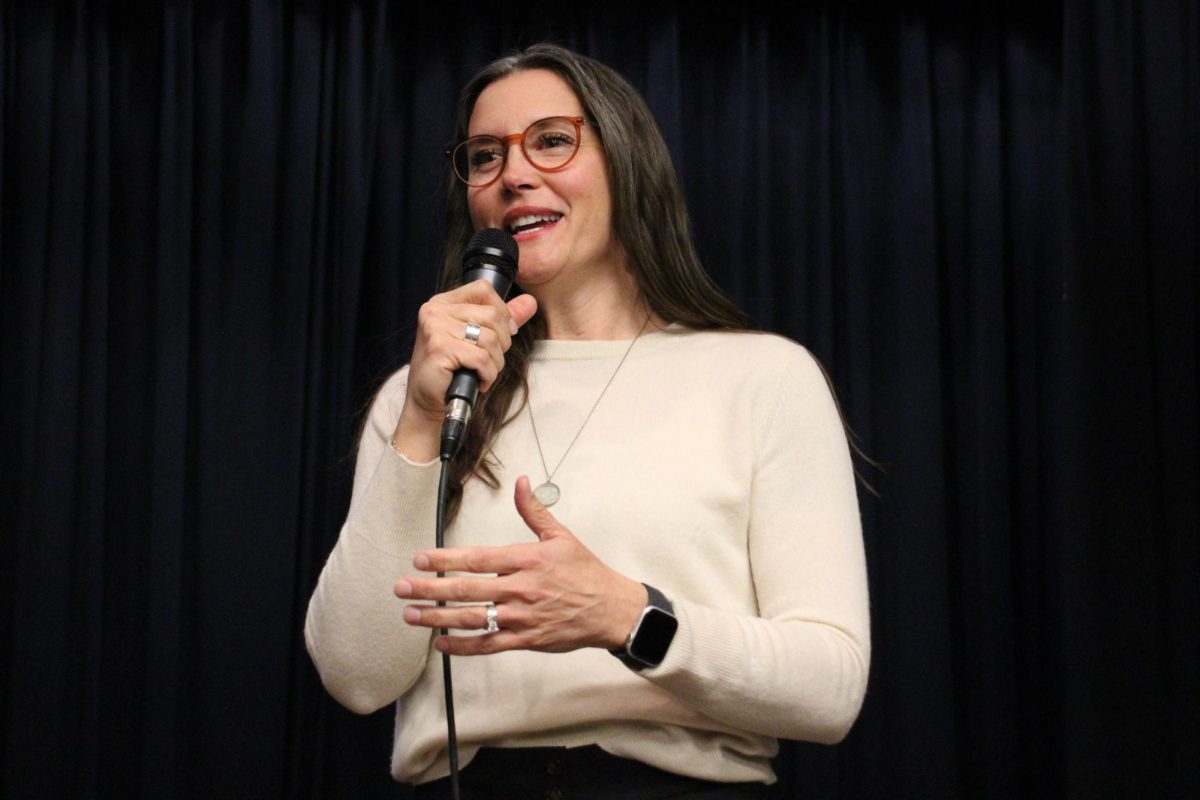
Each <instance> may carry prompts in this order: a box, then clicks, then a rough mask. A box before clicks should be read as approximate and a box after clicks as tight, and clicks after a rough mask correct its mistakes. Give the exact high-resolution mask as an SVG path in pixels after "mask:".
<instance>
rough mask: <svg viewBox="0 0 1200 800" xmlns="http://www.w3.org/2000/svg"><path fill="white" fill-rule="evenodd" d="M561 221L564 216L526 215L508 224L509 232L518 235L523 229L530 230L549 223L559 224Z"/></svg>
mask: <svg viewBox="0 0 1200 800" xmlns="http://www.w3.org/2000/svg"><path fill="white" fill-rule="evenodd" d="M560 219H562V214H526V215H525V216H523V217H517V218H516V219H514V220H513V221H512V222H510V223H508V232H509V233H516V232H517V231H519V230H521V229H522V228H529V227H531V226H534V225H541V224H543V223H547V222H558V221H559V220H560Z"/></svg>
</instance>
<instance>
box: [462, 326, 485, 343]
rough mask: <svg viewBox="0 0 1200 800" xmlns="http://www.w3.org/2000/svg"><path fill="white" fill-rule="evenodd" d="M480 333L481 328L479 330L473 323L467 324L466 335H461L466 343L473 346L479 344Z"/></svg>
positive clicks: (481, 331)
mask: <svg viewBox="0 0 1200 800" xmlns="http://www.w3.org/2000/svg"><path fill="white" fill-rule="evenodd" d="M481 333H483V329H482V328H480V327H479V326H478V325H476V324H475V323H474V322H468V323H467V330H466V333H464V334H463V338H464V339H466V340H467V341H468V342H470V343H471V344H473V345H478V344H479V334H481Z"/></svg>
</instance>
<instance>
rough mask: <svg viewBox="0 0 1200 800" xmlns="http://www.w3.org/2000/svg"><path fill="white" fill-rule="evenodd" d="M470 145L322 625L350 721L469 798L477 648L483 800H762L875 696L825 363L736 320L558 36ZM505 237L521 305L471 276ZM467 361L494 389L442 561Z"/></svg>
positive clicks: (662, 156)
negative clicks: (387, 726)
mask: <svg viewBox="0 0 1200 800" xmlns="http://www.w3.org/2000/svg"><path fill="white" fill-rule="evenodd" d="M458 135H459V141H460V142H461V143H462V144H460V145H459V146H458V147H457V148H456V149H455V151H454V154H453V166H454V171H455V176H454V177H453V178H452V181H453V183H452V186H451V189H450V197H449V218H450V225H449V240H448V245H447V251H448V252H447V256H446V262H445V269H446V272H445V281H444V285H445V286H446V287H447V291H445V292H444V293H443V294H439V295H437V296H436V297H434V298H433V299H431V300H430V301H429V302H428V303H426V304H425V306H423V307H422V309H421V312H420V315H419V325H418V333H417V340H416V344H415V347H414V350H413V356H412V361H411V362H410V364H409V365H408V366H407V367H405V368H404V369H402V370H401V371H400V372H399V373H397V374H396V375H394V376H393V377H392V378H391V379H389V381H388V382H387V383H386V384H385V386H384V387H383V389H382V390H381V391H380V393H379V395H378V397H377V399H376V401H375V403H374V406H373V408H372V410H371V413H370V418H369V420H368V422H367V425H366V427H365V429H364V432H363V437H362V441H361V444H360V449H359V455H358V462H357V471H356V473H355V480H354V493H353V498H352V500H351V504H350V511H349V514H348V517H347V520H346V524H345V526H344V528H343V530H342V533H341V536H340V538H339V541H338V544H337V546H336V547H335V549H334V551H333V553H332V554H331V556H330V558H329V561H328V563H327V564H326V566H325V569H324V571H323V573H322V575H321V579H320V582H319V585H318V587H317V589H316V592H315V593H314V595H313V599H312V602H311V604H310V607H309V613H308V620H307V624H306V638H307V642H308V647H309V651H310V653H311V654H312V656H313V659H314V661H315V662H316V664H317V667H318V670H319V671H320V673H321V677H322V680H323V682H324V683H325V686H326V687H327V688H328V690H329V691H330V692H331V693H332V694H333V695H334V697H336V698H337V699H338V700H339V701H340V702H342V703H343V704H344V705H346V706H347V707H349V708H351V709H353V710H355V711H359V712H364V713H366V712H370V711H374V710H376V709H378V708H381V707H383V706H384V705H386V704H388V703H391V702H396V703H397V714H396V731H395V744H394V749H393V760H392V771H393V774H394V775H395V777H396V778H397V780H401V781H408V782H413V783H417V784H427V785H428V786H430V787H434V788H432V789H431V790H430V792H429V793H427V794H425V795H423V794H422V793H421V792H420V791H418V795H417V796H418V797H422V796H444V795H439V794H437V793H436V792H438V791H442V788H439V787H444V783H445V782H444V781H439V779H442V778H444V776H445V775H446V774H447V772H448V770H449V766H448V756H447V743H446V726H445V711H444V707H443V700H442V677H441V665H440V658H438V657H437V653H438V652H439V651H441V652H446V651H448V652H450V653H452V654H454V655H456V656H459V657H457V658H455V659H454V670H455V673H454V686H455V700H456V716H457V724H458V739H459V742H460V747H461V753H462V761H463V763H464V768H463V773H462V777H463V781H464V785H465V786H466V788H467V789H468V792H467V794H466V796H468V797H469V796H471V795H470V792H469V790H470V787H471V786H472V783H473V782H474V783H475V784H477V785H481V786H488V787H490V788H489V796H528V795H530V794H532V792H534V791H538V792H539V793H540V792H541V791H542V789H543V788H544V786H545V782H546V781H551V782H554V781H557V780H561V781H566V782H572V781H573V782H574V783H575V784H576V785H577V786H582V785H586V786H588V787H590V790H591V791H592V792H593V793H592V794H591V795H588V796H594V797H606V796H614V797H634V796H645V797H665V796H671V797H675V796H688V797H691V796H695V797H742V796H746V797H750V796H760V790H764V786H765V785H766V784H770V783H773V782H774V780H775V776H774V774H773V772H772V770H771V766H770V763H769V759H770V757H771V756H772V755H774V753H775V752H776V749H777V742H776V737H786V738H795V739H805V740H811V741H818V742H830V743H832V742H837V741H839V740H840V739H841V738H842V737H843V736H845V734H846V732H847V731H848V729H849V727H850V725H851V724H852V722H853V721H854V719H855V717H856V716H857V713H858V709H859V707H860V705H861V702H862V698H863V693H864V691H865V686H866V678H867V665H868V660H869V641H868V613H867V593H866V577H865V567H864V559H863V550H862V537H861V532H860V528H859V518H858V509H857V502H856V498H855V492H854V483H853V473H852V469H851V465H850V459H849V455H848V451H847V444H846V439H845V435H844V432H843V429H842V425H841V421H840V416H839V414H838V411H837V408H836V406H835V404H834V401H833V399H832V396H831V394H830V392H829V389H828V387H827V384H826V382H825V380H824V376H823V373H822V371H821V369H820V367H819V366H818V365H817V364H816V362H815V361H814V360H813V358H812V357H811V356H810V355H809V354H808V352H807V351H805V350H804V349H803V348H801V347H799V346H798V345H795V344H794V343H792V342H789V341H787V340H785V339H782V338H780V337H775V336H770V335H765V334H755V333H747V332H744V331H743V330H739V329H744V327H745V324H744V317H743V316H742V315H741V313H740V312H739V311H738V310H737V309H736V307H734V306H733V305H732V304H731V303H730V302H729V301H728V300H727V299H725V298H724V297H723V296H722V295H721V294H720V292H719V291H718V290H717V289H716V288H715V287H714V285H713V284H712V283H711V281H710V280H709V279H708V277H707V276H706V275H705V273H704V271H703V269H702V268H701V267H700V265H699V263H698V260H697V258H696V256H695V253H694V251H693V249H692V246H691V243H690V236H689V233H688V229H687V220H686V212H685V210H684V204H683V201H682V197H681V193H680V190H679V188H678V183H677V180H676V178H675V175H674V171H673V169H672V167H671V164H670V159H669V156H668V154H667V151H666V148H665V146H664V144H663V142H662V138H661V136H660V134H659V133H658V130H657V127H656V126H655V124H654V122H653V119H652V117H651V115H650V112H649V110H648V108H647V107H646V105H645V103H644V101H643V100H642V99H641V97H640V96H639V95H638V94H637V92H636V91H635V90H634V89H633V88H632V87H630V86H629V85H628V84H627V83H626V82H625V81H624V80H623V79H622V78H620V76H618V75H617V74H616V73H615V72H613V71H612V70H610V69H608V68H607V67H605V66H603V65H601V64H599V63H597V62H595V61H592V60H590V59H587V58H584V57H582V56H579V55H577V54H574V53H571V52H570V51H567V50H564V49H562V48H558V47H554V46H548V45H539V46H536V47H532V48H530V49H528V50H526V51H524V52H522V53H519V54H517V55H514V56H510V57H507V58H504V59H500V60H499V61H497V62H495V63H493V64H491V65H489V66H488V67H486V68H485V69H484V70H483V71H482V72H481V73H480V74H479V75H477V76H476V77H475V78H474V79H473V80H472V81H471V82H470V83H469V84H468V85H467V86H466V88H465V89H464V92H463V96H462V100H461V102H460V107H459V120H458ZM489 227H492V228H503V229H506V230H509V231H510V232H512V233H513V234H514V236H515V238H516V240H517V242H518V243H519V245H520V267H519V272H518V275H517V282H518V283H519V285H520V287H521V289H522V290H523V292H524V293H523V294H520V295H518V296H517V297H515V298H513V299H511V300H509V301H508V302H507V303H505V302H502V301H501V300H500V298H499V297H497V296H496V294H495V292H494V291H492V290H491V289H490V288H489V287H486V286H484V285H483V284H482V283H476V284H472V285H468V286H459V285H456V283H457V280H456V276H457V274H458V272H459V270H460V269H461V266H460V265H461V257H462V252H463V249H464V247H465V244H466V242H467V240H468V239H469V238H470V236H471V235H472V233H473V232H474V231H476V230H478V229H481V228H489ZM460 367H467V368H470V369H474V370H476V371H477V372H478V373H479V376H480V385H481V391H482V392H483V394H482V398H483V399H482V400H481V402H480V403H479V408H477V409H476V412H475V413H476V416H475V419H474V420H473V422H472V428H471V429H470V430H469V433H468V440H467V441H466V443H465V445H464V448H463V452H461V453H460V454H459V457H458V459H457V461H456V465H457V467H456V468H457V473H456V474H455V475H454V476H453V478H454V480H453V481H452V485H453V488H454V490H455V497H454V498H453V501H452V508H453V509H454V510H453V512H452V513H453V514H454V517H453V521H452V523H451V524H450V525H449V527H448V529H447V533H446V544H447V549H445V550H443V551H434V550H433V540H434V515H435V508H434V504H435V497H436V492H437V480H438V466H437V463H436V459H437V453H438V435H439V430H440V426H441V420H442V415H443V411H444V406H443V395H444V393H445V390H446V386H447V384H448V382H449V380H450V376H451V373H452V372H453V371H454V370H455V369H458V368H460ZM531 479H532V481H531ZM533 486H537V487H538V488H537V496H536V497H535V495H534V494H533V488H532V487H533ZM510 492H512V494H511V495H510V494H509V493H510ZM550 506H552V507H550ZM439 570H441V571H445V572H447V573H450V575H449V576H448V577H445V578H437V577H436V572H438V571H439ZM397 598H399V599H397ZM438 600H446V601H451V602H452V605H450V606H448V607H445V608H437V607H435V606H433V605H431V604H432V602H433V601H438ZM456 603H465V605H457V604H456ZM442 627H445V628H450V629H453V630H452V635H450V636H448V637H444V636H438V635H436V631H435V630H434V629H436V628H442ZM606 651H609V652H606ZM614 656H615V657H614ZM480 748H482V750H481V749H480ZM543 748H569V749H568V750H566V751H562V750H547V749H543ZM473 760H474V763H472V762H473ZM543 761H545V769H544V770H543V769H540V768H538V767H537V766H536V765H538V764H542V763H543ZM531 764H532V765H534V768H533V769H531V768H530V765H531ZM555 764H557V765H559V766H558V767H553V765H555ZM564 765H565V766H564ZM614 765H616V766H614ZM562 769H566V770H567V771H568V773H570V774H566V775H563V774H562V773H561V770H562ZM556 773H557V777H556V776H555V774H556ZM547 774H549V775H550V777H547ZM527 781H534V783H528V782H527ZM430 782H433V783H430ZM627 784H628V785H636V786H638V787H640V789H639V791H642V792H643V793H642V794H636V793H635V792H634V791H633V790H632V789H630V788H628V786H627ZM418 789H420V787H418ZM681 792H693V793H694V794H686V795H682V794H681Z"/></svg>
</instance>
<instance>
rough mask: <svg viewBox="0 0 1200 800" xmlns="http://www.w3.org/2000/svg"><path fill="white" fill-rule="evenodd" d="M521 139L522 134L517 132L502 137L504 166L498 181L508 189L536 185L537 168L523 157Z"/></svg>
mask: <svg viewBox="0 0 1200 800" xmlns="http://www.w3.org/2000/svg"><path fill="white" fill-rule="evenodd" d="M521 139H522V134H519V133H514V134H513V135H512V136H506V137H505V138H504V144H505V151H504V166H503V167H502V168H501V170H500V182H501V184H503V186H504V188H505V189H507V190H509V191H517V190H519V189H532V188H533V187H534V186H536V185H537V179H538V178H537V176H538V174H539V170H538V168H537V167H535V166H533V164H531V163H530V162H529V159H528V158H526V157H525V150H524V149H523V148H522V147H521Z"/></svg>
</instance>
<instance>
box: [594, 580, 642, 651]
mask: <svg viewBox="0 0 1200 800" xmlns="http://www.w3.org/2000/svg"><path fill="white" fill-rule="evenodd" d="M649 602H650V595H649V594H648V593H647V591H646V587H645V586H644V585H643V584H640V583H638V582H637V581H635V580H630V579H629V578H626V579H625V586H624V588H623V591H622V592H621V594H620V601H619V602H618V608H617V613H616V614H615V619H614V621H613V624H612V625H611V626H610V627H609V630H608V636H607V641H605V643H604V647H605V648H606V649H608V650H623V649H624V648H625V640H626V639H628V638H629V632H630V631H632V630H633V628H634V626H636V625H637V621H638V618H639V617H641V616H642V611H644V610H645V608H646V605H647V604H648V603H649Z"/></svg>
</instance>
